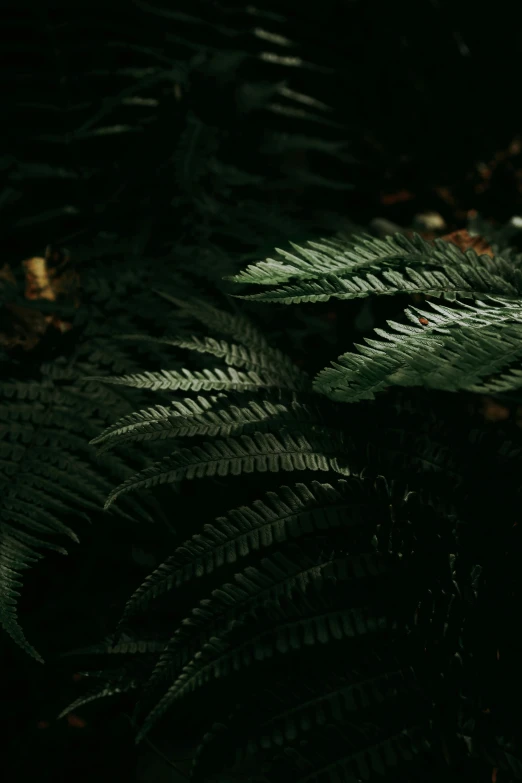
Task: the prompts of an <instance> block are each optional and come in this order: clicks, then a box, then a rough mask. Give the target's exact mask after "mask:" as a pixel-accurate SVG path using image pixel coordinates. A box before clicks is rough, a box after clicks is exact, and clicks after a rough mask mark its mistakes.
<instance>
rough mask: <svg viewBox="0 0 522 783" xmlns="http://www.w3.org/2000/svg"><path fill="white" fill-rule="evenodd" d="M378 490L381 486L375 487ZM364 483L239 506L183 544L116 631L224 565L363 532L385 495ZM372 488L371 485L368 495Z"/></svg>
mask: <svg viewBox="0 0 522 783" xmlns="http://www.w3.org/2000/svg"><path fill="white" fill-rule="evenodd" d="M378 486H380V485H378ZM368 487H369V484H368V482H365V481H362V480H360V479H355V478H351V479H349V480H345V479H341V480H339V481H338V482H337V483H336V484H335V486H332V485H330V484H321V483H319V482H318V481H312V482H311V483H310V485H309V486H307V485H306V484H296V485H295V487H294V488H290V487H281V489H280V490H279V491H278V492H277V493H276V492H269V493H267V495H266V497H265V500H264V501H262V500H258V501H256V502H255V503H253V505H252V506H251V507H250V508H249V507H246V506H242V507H240V508H238V509H235V510H233V511H230V512H229V513H228V515H227V516H226V517H218V519H217V520H216V521H215V523H214V524H213V525H206V526H205V527H204V529H203V533H202V534H199V533H198V534H196V535H195V536H193V538H192V539H190V540H189V541H186V542H185V543H184V544H182V545H181V546H180V547H179V548H178V549H177V550H176V552H175V554H174V555H172V556H171V557H169V558H168V560H167V561H166V562H165V563H163V564H162V565H161V566H159V567H158V568H157V569H156V570H155V571H154V572H153V573H152V574H151V575H150V576H149V577H148V578H147V579H146V580H145V582H144V583H143V584H142V585H141V586H140V587H139V588H138V590H136V592H135V593H134V595H133V596H132V597H131V598H130V600H129V601H128V603H127V605H126V607H125V611H124V613H123V616H122V619H121V621H120V624H119V629H121V628H122V627H123V626H125V624H126V623H127V621H128V620H129V619H130V618H131V617H132V616H133V615H134V614H136V613H137V612H139V611H143V610H144V609H146V607H147V606H148V605H149V603H150V601H151V600H153V599H154V598H158V597H159V596H161V595H163V594H164V593H166V592H168V591H169V590H171V589H172V588H174V587H179V586H180V585H182V584H184V583H185V582H187V581H188V580H189V579H192V578H195V577H196V578H197V577H201V576H203V575H205V574H210V573H212V572H213V571H215V569H217V568H219V567H220V566H222V565H223V564H225V563H235V562H237V561H238V560H240V559H241V558H243V557H246V556H248V555H249V554H250V553H251V552H253V551H254V552H256V551H260V550H263V549H265V548H268V547H271V546H274V545H275V544H278V543H279V544H281V543H283V542H286V541H289V540H292V539H298V538H300V537H301V536H303V535H305V534H307V533H310V532H312V531H321V530H322V531H325V530H330V529H334V528H337V527H342V526H344V525H346V526H362V525H365V524H366V523H367V520H368V517H369V515H370V514H379V513H382V512H385V511H386V509H387V506H388V502H387V498H386V492H385V491H384V489H383V490H381V491H377V492H375V491H374V492H371V491H369V489H368ZM371 488H373V485H370V489H371Z"/></svg>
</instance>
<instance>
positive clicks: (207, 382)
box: [86, 367, 299, 392]
mask: <svg viewBox="0 0 522 783" xmlns="http://www.w3.org/2000/svg"><path fill="white" fill-rule="evenodd" d="M86 380H91V381H101V382H102V383H110V384H115V385H117V386H131V387H134V388H135V389H150V390H151V391H158V390H162V391H180V390H181V391H195V392H198V391H202V390H203V391H252V390H255V389H259V388H260V387H261V388H270V387H275V388H278V387H280V386H281V383H280V382H279V380H278V378H277V376H265V377H260V376H259V375H257V373H255V372H241V371H238V370H234V369H233V368H232V367H229V368H228V369H227V370H226V371H225V370H222V369H220V368H219V367H216V368H215V369H213V370H209V369H205V370H194V371H192V370H181V372H178V371H177V370H161V371H159V372H144V373H141V374H139V375H123V376H120V377H112V376H105V377H103V376H102V377H99V376H98V377H96V376H94V377H90V378H88V379H86ZM293 388H299V386H294V387H293Z"/></svg>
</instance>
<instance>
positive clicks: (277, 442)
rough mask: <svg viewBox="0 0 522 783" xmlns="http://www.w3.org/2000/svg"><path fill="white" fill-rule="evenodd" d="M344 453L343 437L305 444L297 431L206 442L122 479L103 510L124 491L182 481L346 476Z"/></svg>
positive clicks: (314, 438)
mask: <svg viewBox="0 0 522 783" xmlns="http://www.w3.org/2000/svg"><path fill="white" fill-rule="evenodd" d="M343 454H346V446H345V444H344V442H343V439H342V437H339V438H338V440H337V442H336V441H335V440H333V439H330V440H327V439H325V438H323V439H320V438H318V437H312V438H310V439H309V440H308V439H307V438H305V437H304V436H303V435H301V434H300V433H298V432H292V434H290V433H288V432H281V433H280V437H279V438H277V437H276V436H275V435H274V434H273V433H268V434H263V433H253V435H251V436H250V435H241V436H239V437H237V438H227V439H225V440H219V441H214V442H212V441H209V442H208V443H203V444H202V445H201V446H194V447H193V448H191V449H180V451H179V452H177V453H175V454H174V455H172V456H170V457H166V458H165V459H163V460H161V461H160V462H156V463H155V464H154V465H152V466H151V467H150V468H146V469H145V470H143V471H141V473H137V474H136V475H135V476H133V477H132V478H130V479H127V481H125V482H124V483H123V484H121V485H120V486H119V487H116V489H114V490H113V491H112V492H111V494H110V495H109V497H108V499H107V501H106V503H105V508H108V507H109V506H110V505H111V504H112V503H113V502H114V501H115V500H116V498H117V497H119V496H120V495H121V494H124V493H126V492H131V491H135V490H137V489H140V488H143V489H149V488H151V487H154V486H157V485H158V484H166V483H171V482H174V481H180V480H181V479H192V478H203V477H211V476H227V475H233V476H238V475H240V474H241V473H252V472H253V471H259V472H262V473H264V472H267V471H269V472H271V473H276V472H278V471H280V470H284V471H294V470H322V471H329V470H331V471H334V472H336V473H340V474H341V475H346V476H349V475H350V474H351V471H350V468H349V467H348V464H347V460H346V456H344V457H343V456H342V455H343Z"/></svg>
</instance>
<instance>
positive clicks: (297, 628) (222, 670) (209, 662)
mask: <svg viewBox="0 0 522 783" xmlns="http://www.w3.org/2000/svg"><path fill="white" fill-rule="evenodd" d="M317 581H320V577H318V580H317ZM294 600H295V599H294ZM310 601H311V599H308V602H307V604H306V609H304V607H303V608H301V611H303V610H304V611H303V615H304V616H302V615H301V614H300V611H299V610H298V609H297V605H296V603H294V602H292V603H291V604H289V605H288V606H286V607H284V608H283V606H280V607H277V608H276V607H271V609H270V610H269V611H268V612H267V616H268V617H270V618H272V622H271V623H270V626H269V627H268V628H263V625H264V624H265V623H263V622H259V621H257V622H256V629H255V631H254V633H253V634H252V635H249V636H248V638H247V639H241V638H240V639H239V641H238V642H236V643H235V644H233V643H232V638H231V637H230V638H228V639H225V638H218V637H214V638H211V639H210V640H209V642H207V643H206V644H205V645H204V646H203V648H202V650H201V651H200V652H199V653H198V654H197V656H195V657H194V658H193V659H192V660H191V661H190V662H189V663H188V664H187V665H186V666H185V667H184V669H183V672H182V673H181V674H180V676H179V677H178V678H177V679H176V681H175V682H174V684H173V685H172V686H171V687H170V688H169V689H168V691H167V693H166V694H165V695H164V696H163V697H162V699H161V700H160V701H159V702H158V704H157V705H156V706H155V707H154V708H153V710H152V711H151V712H150V713H149V715H148V716H147V717H146V719H145V720H144V722H143V725H142V728H141V729H140V732H139V733H138V735H137V738H136V741H137V742H139V741H140V740H141V739H143V737H144V736H145V735H146V734H147V733H148V732H149V731H150V729H151V728H152V726H153V725H154V724H155V723H156V721H157V720H159V718H161V716H162V715H163V714H164V713H165V712H166V711H167V710H168V709H169V708H170V707H171V706H172V704H174V702H176V701H177V700H178V699H181V698H183V697H185V696H187V695H188V694H189V693H191V692H193V691H194V690H196V689H198V688H200V687H201V686H203V685H204V684H205V683H207V682H209V681H211V680H212V679H214V678H218V677H224V676H226V675H227V674H229V673H230V672H231V671H238V670H239V669H242V668H243V667H247V666H250V665H252V664H253V663H254V661H257V662H259V661H263V660H266V659H268V658H272V657H273V656H274V655H277V654H280V655H284V654H286V653H290V652H295V650H299V649H301V648H302V647H303V646H305V645H307V646H311V645H315V644H326V643H328V642H332V641H338V640H341V639H345V638H359V637H363V636H366V635H368V634H372V635H373V634H375V635H376V636H377V635H379V634H382V633H389V632H390V631H393V630H394V629H395V628H397V622H396V621H395V620H392V619H390V618H388V617H387V616H386V615H385V614H382V615H378V616H377V615H376V614H375V612H374V611H373V610H372V609H371V608H370V607H369V606H361V607H357V608H353V609H336V608H333V607H332V606H331V605H328V604H327V602H326V599H324V598H323V599H322V600H318V599H316V601H318V604H319V605H317V606H315V607H314V606H313V604H315V603H316V601H312V605H310ZM321 604H322V605H321ZM274 623H275V624H274ZM241 629H242V624H241V623H237V624H236V625H234V627H233V628H232V629H231V633H233V631H237V630H241Z"/></svg>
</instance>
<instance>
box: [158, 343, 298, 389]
mask: <svg viewBox="0 0 522 783" xmlns="http://www.w3.org/2000/svg"><path fill="white" fill-rule="evenodd" d="M241 337H242V335H241ZM170 344H171V345H175V346H178V347H179V348H186V349H187V350H189V351H197V352H198V353H207V354H211V355H212V356H216V357H217V358H218V359H223V361H224V362H225V364H228V365H230V366H231V367H245V368H246V369H247V370H249V371H253V372H258V373H260V374H261V375H262V374H263V373H267V374H269V375H274V374H277V377H278V379H280V384H281V386H283V385H284V383H285V379H286V377H287V376H288V379H289V382H290V384H291V385H290V388H295V386H296V381H297V382H298V383H300V385H301V386H303V387H304V388H307V387H308V386H309V379H308V376H307V375H306V374H305V373H304V372H303V371H302V370H300V369H299V367H296V365H295V364H293V363H292V362H291V360H290V359H289V358H288V357H287V356H285V355H284V354H283V353H282V351H278V350H277V349H275V348H268V347H267V348H261V349H258V350H254V349H251V348H248V347H245V346H244V345H241V344H234V343H227V342H225V341H224V340H215V339H214V338H212V337H205V338H200V337H191V338H189V339H187V338H178V339H172V340H170Z"/></svg>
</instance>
